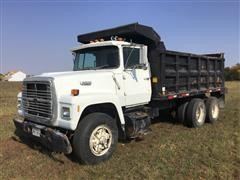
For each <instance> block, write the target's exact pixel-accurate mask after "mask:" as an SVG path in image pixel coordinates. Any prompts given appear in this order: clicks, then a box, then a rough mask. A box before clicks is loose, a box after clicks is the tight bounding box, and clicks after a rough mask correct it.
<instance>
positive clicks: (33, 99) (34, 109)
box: [22, 81, 53, 120]
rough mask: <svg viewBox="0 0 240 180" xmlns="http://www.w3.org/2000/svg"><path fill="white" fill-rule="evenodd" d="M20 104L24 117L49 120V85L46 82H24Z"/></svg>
mask: <svg viewBox="0 0 240 180" xmlns="http://www.w3.org/2000/svg"><path fill="white" fill-rule="evenodd" d="M22 102H23V110H24V116H26V117H30V118H41V119H46V120H51V119H52V116H53V110H52V109H53V103H52V102H53V101H52V91H51V83H50V82H48V81H33V82H32V81H29V82H24V83H23V91H22Z"/></svg>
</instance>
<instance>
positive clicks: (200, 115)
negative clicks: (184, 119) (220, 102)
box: [196, 104, 205, 124]
mask: <svg viewBox="0 0 240 180" xmlns="http://www.w3.org/2000/svg"><path fill="white" fill-rule="evenodd" d="M204 114H205V108H204V106H203V105H202V104H201V105H199V106H198V107H197V110H196V119H197V122H198V123H199V124H202V123H203V122H204Z"/></svg>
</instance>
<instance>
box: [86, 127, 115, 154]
mask: <svg viewBox="0 0 240 180" xmlns="http://www.w3.org/2000/svg"><path fill="white" fill-rule="evenodd" d="M111 143H112V132H111V130H110V129H109V128H108V127H107V126H105V125H101V126H98V127H96V128H95V129H94V130H93V132H92V134H91V136H90V139H89V146H90V150H91V152H92V153H93V154H94V155H96V156H102V155H104V154H105V153H106V152H107V151H108V150H109V148H110V147H111Z"/></svg>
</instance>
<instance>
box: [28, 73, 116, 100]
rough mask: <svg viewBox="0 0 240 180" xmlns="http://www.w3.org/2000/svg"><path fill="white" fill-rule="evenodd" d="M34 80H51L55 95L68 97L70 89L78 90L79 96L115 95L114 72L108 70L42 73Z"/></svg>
mask: <svg viewBox="0 0 240 180" xmlns="http://www.w3.org/2000/svg"><path fill="white" fill-rule="evenodd" d="M33 78H34V79H36V80H37V79H38V78H39V79H41V80H42V79H44V78H46V79H49V78H50V79H53V82H54V86H55V91H56V95H57V96H58V97H60V96H63V95H70V94H71V90H72V89H79V91H80V95H81V94H88V95H89V94H96V93H97V94H102V93H104V94H106V93H107V94H116V90H117V87H116V84H115V82H114V79H113V78H114V72H112V71H110V70H86V71H67V72H53V73H43V74H41V75H38V76H34V77H33Z"/></svg>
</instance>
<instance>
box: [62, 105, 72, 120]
mask: <svg viewBox="0 0 240 180" xmlns="http://www.w3.org/2000/svg"><path fill="white" fill-rule="evenodd" d="M61 112H62V118H63V119H70V118H71V116H70V115H71V111H70V108H69V107H62V111H61Z"/></svg>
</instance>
